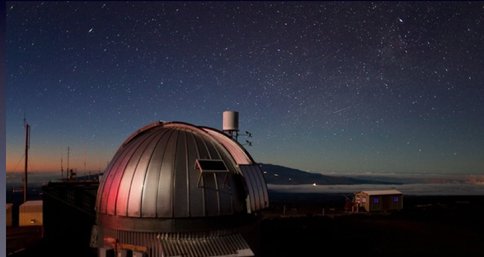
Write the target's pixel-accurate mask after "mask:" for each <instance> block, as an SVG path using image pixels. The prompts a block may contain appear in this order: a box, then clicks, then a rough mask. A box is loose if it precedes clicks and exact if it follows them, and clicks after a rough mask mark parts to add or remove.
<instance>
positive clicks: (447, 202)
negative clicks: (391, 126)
mask: <svg viewBox="0 0 484 257" xmlns="http://www.w3.org/2000/svg"><path fill="white" fill-rule="evenodd" d="M344 201H345V197H344V195H343V194H334V195H331V194H319V195H316V194H310V195H305V194H280V193H274V192H271V208H270V209H269V210H267V211H265V212H264V213H263V215H262V220H261V221H260V225H259V228H258V232H252V235H255V236H254V238H249V240H248V241H249V243H251V244H252V245H258V246H254V247H253V248H255V249H256V253H257V256H264V257H272V256H274V257H275V256H278V257H281V256H334V255H339V256H392V257H395V256H405V257H408V256H419V257H420V256H439V257H441V256H463V257H467V256H476V257H477V256H484V196H405V198H404V209H403V210H402V211H399V212H395V213H381V214H371V215H369V214H362V213H360V214H348V213H345V212H344V210H343V206H344ZM8 244H9V243H8V240H7V248H8ZM94 253H95V252H94V251H93V250H92V249H63V248H62V246H61V245H58V244H56V242H48V241H46V240H40V241H39V242H38V243H36V244H33V245H32V246H31V247H29V248H28V249H26V250H23V251H21V252H18V253H16V254H12V255H11V256H79V257H81V256H83V257H89V256H95V254H94Z"/></svg>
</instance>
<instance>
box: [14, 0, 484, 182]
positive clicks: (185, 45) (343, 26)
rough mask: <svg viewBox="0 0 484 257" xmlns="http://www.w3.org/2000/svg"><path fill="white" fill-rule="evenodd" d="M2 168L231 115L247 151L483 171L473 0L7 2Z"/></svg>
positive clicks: (347, 168) (480, 45)
mask: <svg viewBox="0 0 484 257" xmlns="http://www.w3.org/2000/svg"><path fill="white" fill-rule="evenodd" d="M6 11H7V14H6V44H5V45H6V89H5V92H6V95H5V108H6V153H7V156H6V157H7V160H6V161H7V170H8V171H15V170H22V169H23V158H24V153H23V151H24V150H23V147H24V128H23V119H24V116H25V117H26V119H27V121H28V123H29V124H30V125H31V147H30V152H29V160H30V162H29V169H30V170H33V171H46V170H60V168H61V158H62V159H63V166H64V168H65V167H66V158H67V157H66V155H67V147H68V146H69V147H70V167H71V168H74V169H77V170H79V171H82V170H101V169H103V168H104V167H105V165H106V164H107V163H108V162H109V161H110V159H111V157H112V156H113V154H114V153H115V151H116V150H117V149H118V147H119V146H120V144H121V143H122V142H123V141H124V139H126V138H127V137H128V136H129V135H130V134H131V133H133V132H134V131H136V130H137V129H138V128H140V127H142V126H144V125H146V124H149V123H151V122H154V121H158V120H163V121H185V122H189V123H193V124H197V125H205V126H210V127H215V128H221V126H222V112H223V111H225V110H236V111H239V116H240V129H241V130H242V131H245V130H248V131H250V132H251V133H252V137H251V138H245V137H241V141H242V142H244V141H245V140H246V139H249V140H250V141H251V142H252V146H247V150H248V151H249V152H250V153H251V155H252V156H253V157H254V159H255V160H256V161H259V162H264V163H273V164H280V165H285V166H289V167H294V168H300V169H303V170H309V171H317V172H322V173H329V172H334V173H341V174H344V173H350V172H365V173H366V172H396V173H411V172H416V173H419V172H420V173H424V172H427V173H457V174H464V173H466V174H467V173H481V174H482V173H484V85H483V81H484V3H483V2H286V3H285V2H77V1H74V2H7V3H6Z"/></svg>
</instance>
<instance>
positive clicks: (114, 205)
mask: <svg viewBox="0 0 484 257" xmlns="http://www.w3.org/2000/svg"><path fill="white" fill-rule="evenodd" d="M267 206H268V197H267V187H266V184H265V182H264V178H263V176H262V172H261V170H260V168H259V166H258V165H256V164H255V163H254V161H253V159H252V157H250V155H249V154H248V153H247V152H246V151H245V149H244V148H243V147H242V146H241V145H240V144H238V143H237V142H236V141H234V140H233V139H232V138H230V137H229V136H227V135H225V134H224V133H223V132H220V131H218V130H216V129H212V128H206V127H198V126H194V125H191V124H188V123H182V122H156V123H153V124H150V125H148V126H145V127H143V128H141V129H139V130H138V131H136V132H135V133H133V134H132V135H131V136H130V137H128V139H126V141H125V142H124V143H123V144H122V145H121V146H120V148H119V150H118V151H117V152H116V154H115V155H114V157H113V159H112V161H111V162H110V164H109V165H108V167H107V169H106V170H105V172H104V174H103V177H102V178H101V181H100V184H99V189H98V194H97V200H96V212H97V219H98V224H99V225H101V226H103V227H106V228H110V229H116V230H118V229H121V230H125V231H126V230H130V231H152V232H155V231H157V232H160V231H163V232H173V231H175V230H176V229H175V227H177V226H176V224H181V223H183V222H185V223H184V224H185V225H182V227H184V228H192V227H193V226H192V223H190V222H188V221H190V220H207V219H210V218H212V219H213V218H217V220H218V219H219V218H223V217H230V216H237V215H242V214H247V213H251V212H254V211H258V210H260V209H262V208H265V207H267ZM177 220H178V221H182V222H173V221H177ZM169 221H171V222H169ZM187 222H188V223H187Z"/></svg>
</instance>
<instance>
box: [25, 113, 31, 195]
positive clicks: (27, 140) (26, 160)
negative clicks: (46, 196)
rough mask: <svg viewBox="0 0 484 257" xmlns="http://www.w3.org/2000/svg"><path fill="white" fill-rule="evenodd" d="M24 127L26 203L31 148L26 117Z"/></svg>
mask: <svg viewBox="0 0 484 257" xmlns="http://www.w3.org/2000/svg"><path fill="white" fill-rule="evenodd" d="M24 127H25V174H24V202H26V201H27V190H28V176H27V173H28V163H29V148H30V125H29V124H28V123H27V120H26V119H25V117H24Z"/></svg>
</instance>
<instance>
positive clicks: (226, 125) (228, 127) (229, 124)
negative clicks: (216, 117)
mask: <svg viewBox="0 0 484 257" xmlns="http://www.w3.org/2000/svg"><path fill="white" fill-rule="evenodd" d="M222 129H223V131H224V132H225V133H226V134H228V135H229V136H230V137H232V138H233V139H234V140H235V141H237V138H238V136H239V112H236V111H224V112H223V122H222Z"/></svg>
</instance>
